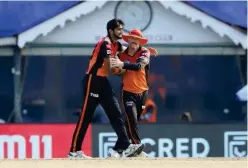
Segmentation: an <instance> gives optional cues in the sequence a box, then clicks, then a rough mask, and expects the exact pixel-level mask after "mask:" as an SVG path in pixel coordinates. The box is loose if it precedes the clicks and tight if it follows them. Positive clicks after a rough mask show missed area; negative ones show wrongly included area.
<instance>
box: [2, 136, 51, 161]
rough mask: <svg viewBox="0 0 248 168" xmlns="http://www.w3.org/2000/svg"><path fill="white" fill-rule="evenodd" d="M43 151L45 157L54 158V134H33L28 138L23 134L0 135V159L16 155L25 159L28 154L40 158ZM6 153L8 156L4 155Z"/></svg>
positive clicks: (33, 157) (12, 157)
mask: <svg viewBox="0 0 248 168" xmlns="http://www.w3.org/2000/svg"><path fill="white" fill-rule="evenodd" d="M41 149H42V150H43V151H41ZM41 152H42V153H44V157H43V158H45V159H49V158H52V136H50V135H43V136H40V135H32V136H30V137H29V139H26V138H25V137H23V136H21V135H0V159H4V158H7V159H14V158H16V157H15V156H17V158H18V159H25V158H26V157H27V155H31V158H32V159H39V158H41V156H40V153H41ZM5 153H7V156H4V154H5Z"/></svg>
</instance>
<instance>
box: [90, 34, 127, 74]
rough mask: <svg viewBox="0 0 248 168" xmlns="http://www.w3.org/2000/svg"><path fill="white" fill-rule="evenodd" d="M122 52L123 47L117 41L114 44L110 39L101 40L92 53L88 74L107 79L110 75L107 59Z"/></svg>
mask: <svg viewBox="0 0 248 168" xmlns="http://www.w3.org/2000/svg"><path fill="white" fill-rule="evenodd" d="M121 51H122V45H121V43H120V42H118V41H117V42H116V43H115V44H113V43H112V42H111V41H110V39H109V38H108V37H105V38H103V39H101V40H100V41H99V42H98V43H97V44H96V46H95V48H94V50H93V52H92V55H91V58H90V62H89V66H88V70H87V72H86V73H87V74H94V75H97V76H104V77H107V76H108V75H109V65H108V63H107V59H108V58H109V57H111V56H115V55H116V53H117V52H121Z"/></svg>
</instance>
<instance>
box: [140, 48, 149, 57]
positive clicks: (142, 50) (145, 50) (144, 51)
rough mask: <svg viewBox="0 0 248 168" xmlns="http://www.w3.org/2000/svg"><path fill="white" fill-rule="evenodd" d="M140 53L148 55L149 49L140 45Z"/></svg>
mask: <svg viewBox="0 0 248 168" xmlns="http://www.w3.org/2000/svg"><path fill="white" fill-rule="evenodd" d="M140 50H141V53H140V54H141V55H145V56H149V55H150V51H149V50H148V48H146V47H143V46H142V47H141V49H140Z"/></svg>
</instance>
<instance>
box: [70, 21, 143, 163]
mask: <svg viewBox="0 0 248 168" xmlns="http://www.w3.org/2000/svg"><path fill="white" fill-rule="evenodd" d="M123 26H124V23H123V21H121V20H118V19H112V20H110V21H109V22H108V23H107V32H108V35H107V36H106V37H104V38H103V39H101V40H100V41H99V42H98V43H97V44H96V46H95V48H94V51H93V52H92V56H91V59H90V61H89V66H88V70H87V72H86V75H85V76H84V79H83V87H84V102H83V106H82V112H81V114H80V116H79V120H78V122H77V125H76V128H75V130H74V133H73V138H72V142H71V148H70V152H69V154H68V157H69V158H89V156H87V155H85V154H84V152H83V151H82V149H81V146H82V143H83V140H84V137H85V134H86V131H87V128H88V126H89V124H90V121H91V119H92V117H93V114H94V111H95V108H96V106H97V105H98V104H99V103H100V104H101V105H102V107H103V108H104V111H105V112H106V114H107V116H108V118H109V121H110V124H111V125H112V127H113V129H114V131H115V132H116V134H117V136H118V140H117V142H116V145H115V147H114V149H119V150H120V151H121V155H122V157H132V156H136V155H138V154H140V153H141V152H142V150H143V148H144V145H143V144H140V143H138V144H131V143H130V142H129V137H128V135H127V130H126V127H125V123H124V121H123V119H122V115H121V108H120V106H119V103H118V100H117V98H116V95H115V93H114V91H113V89H112V87H111V85H110V82H109V80H108V75H109V74H110V66H109V59H110V58H111V57H113V56H115V55H116V54H117V53H118V52H122V49H123V48H122V45H121V44H120V42H118V40H119V39H121V38H122V33H123Z"/></svg>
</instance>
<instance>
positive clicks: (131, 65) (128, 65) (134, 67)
mask: <svg viewBox="0 0 248 168" xmlns="http://www.w3.org/2000/svg"><path fill="white" fill-rule="evenodd" d="M141 67H142V65H141V64H140V63H130V62H124V65H123V69H126V70H132V71H139V70H140V69H141Z"/></svg>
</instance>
